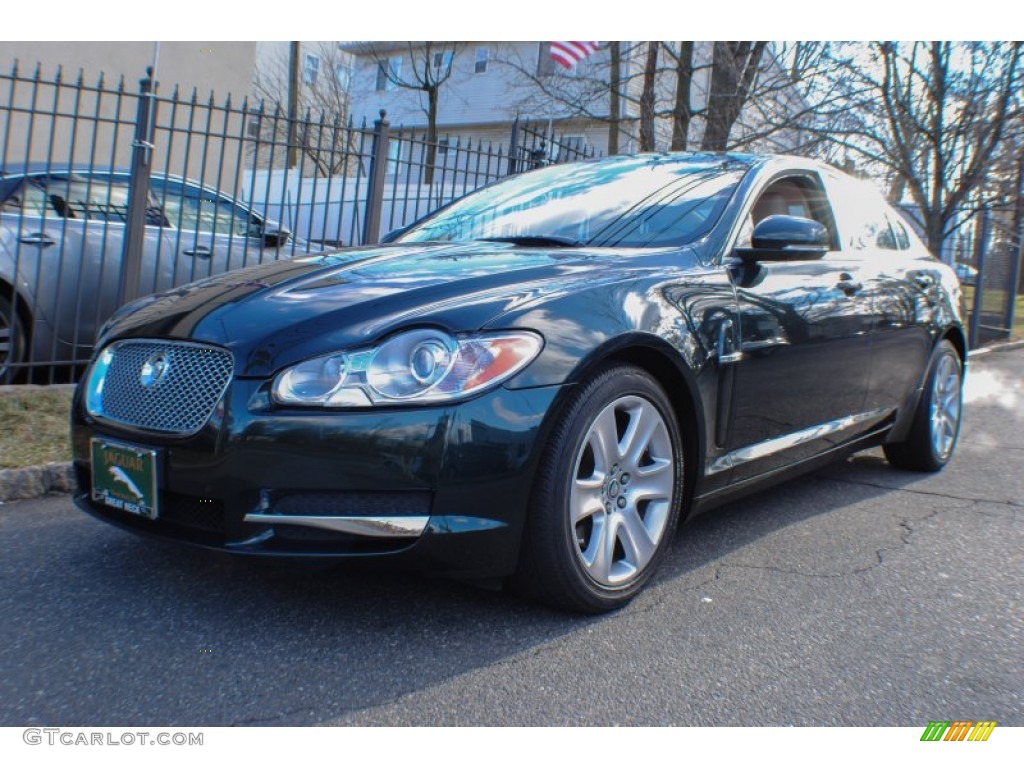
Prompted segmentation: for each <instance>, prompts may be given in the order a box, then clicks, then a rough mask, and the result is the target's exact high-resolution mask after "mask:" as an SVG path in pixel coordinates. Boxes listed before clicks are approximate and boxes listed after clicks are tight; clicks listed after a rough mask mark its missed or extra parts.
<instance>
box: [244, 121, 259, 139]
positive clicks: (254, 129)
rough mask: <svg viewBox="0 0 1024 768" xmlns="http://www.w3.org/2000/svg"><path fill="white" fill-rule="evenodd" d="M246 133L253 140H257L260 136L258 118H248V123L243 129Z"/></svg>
mask: <svg viewBox="0 0 1024 768" xmlns="http://www.w3.org/2000/svg"><path fill="white" fill-rule="evenodd" d="M245 130H246V133H248V134H249V135H250V136H252V137H253V138H254V139H255V138H259V135H260V119H259V118H258V117H250V118H249V122H248V123H247V124H246V127H245Z"/></svg>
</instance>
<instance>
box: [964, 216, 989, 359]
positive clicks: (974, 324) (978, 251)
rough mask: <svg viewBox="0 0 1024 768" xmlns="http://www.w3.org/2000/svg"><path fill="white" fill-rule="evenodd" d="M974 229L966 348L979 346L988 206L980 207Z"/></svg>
mask: <svg viewBox="0 0 1024 768" xmlns="http://www.w3.org/2000/svg"><path fill="white" fill-rule="evenodd" d="M978 216H979V221H978V224H977V226H976V227H975V230H974V236H975V240H974V262H975V264H977V267H976V269H977V270H978V277H977V278H976V279H975V281H974V306H973V307H972V309H971V324H970V326H968V328H967V348H968V349H976V348H977V347H980V346H981V307H982V303H983V302H982V299H983V296H982V294H983V292H984V290H985V249H986V244H985V241H986V240H988V208H982V209H981V213H979V214H978Z"/></svg>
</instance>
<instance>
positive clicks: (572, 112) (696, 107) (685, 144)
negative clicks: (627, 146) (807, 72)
mask: <svg viewBox="0 0 1024 768" xmlns="http://www.w3.org/2000/svg"><path fill="white" fill-rule="evenodd" d="M801 45H802V46H803V47H801V48H800V50H799V51H798V53H797V55H793V54H792V50H793V49H792V48H791V47H787V46H786V45H785V44H777V45H776V46H774V47H775V48H778V49H780V50H782V51H783V53H784V54H785V58H786V59H787V61H788V65H786V66H783V65H782V64H780V63H779V61H777V60H776V56H774V55H772V52H771V51H770V49H769V45H768V43H766V42H763V41H762V42H736V43H728V42H727V43H717V44H710V43H709V44H701V43H694V42H688V41H681V42H678V43H669V42H660V43H652V42H642V43H633V44H626V43H609V44H608V45H607V46H606V47H607V49H608V53H607V54H603V55H602V54H600V53H599V54H596V55H594V56H592V57H588V59H586V60H584V62H581V64H580V65H577V67H576V68H575V69H574V70H573V71H571V72H567V73H563V72H560V71H558V70H557V69H556V70H554V71H552V72H538V68H537V67H536V66H535V65H533V63H532V62H521V61H510V62H506V63H507V64H508V65H510V66H512V67H513V68H514V69H515V70H516V74H517V79H519V80H520V81H521V83H522V85H521V86H520V91H521V92H522V93H523V97H522V99H521V103H522V105H523V108H524V109H527V110H533V111H535V112H541V111H546V112H548V113H551V112H554V111H556V110H557V111H558V112H560V113H562V114H563V115H565V116H566V117H578V118H584V119H587V120H593V121H600V122H607V123H608V124H609V132H610V136H611V133H612V132H615V133H616V136H617V137H618V138H620V139H621V137H626V138H628V139H629V140H635V141H637V142H638V144H639V146H640V148H641V149H642V150H652V149H658V148H671V149H673V150H685V149H688V148H689V147H690V144H691V134H692V133H695V132H696V134H697V141H699V142H700V145H701V146H702V148H704V149H708V150H724V149H733V148H736V147H745V146H749V145H751V144H754V145H758V143H761V144H768V145H771V144H772V143H775V144H778V145H780V146H781V147H782V148H784V149H787V150H789V151H794V150H796V149H799V148H800V147H797V146H795V145H796V144H797V143H799V142H798V141H794V140H793V139H794V137H796V136H797V134H798V132H799V131H798V128H799V126H800V125H801V120H803V119H806V117H807V112H809V111H810V109H809V106H808V105H807V104H805V103H804V101H803V99H802V97H801V95H800V92H799V90H800V89H799V87H798V83H796V82H794V81H793V80H791V79H790V74H791V72H793V73H796V74H797V75H798V76H799V74H800V73H802V72H803V71H804V69H805V68H806V67H807V66H808V64H807V62H816V61H818V60H819V59H820V52H821V44H817V43H812V44H801ZM616 53H619V54H620V55H619V56H618V57H616ZM613 105H614V106H613ZM620 105H621V106H624V107H625V109H622V108H621V106H620ZM615 107H619V108H615ZM623 112H625V113H626V114H632V115H633V117H632V118H626V117H623V116H622V115H623ZM619 143H620V142H619V140H616V141H614V142H612V141H611V139H609V151H610V152H611V151H616V150H617V149H618V146H619ZM613 148H614V149H613Z"/></svg>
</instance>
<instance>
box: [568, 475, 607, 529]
mask: <svg viewBox="0 0 1024 768" xmlns="http://www.w3.org/2000/svg"><path fill="white" fill-rule="evenodd" d="M603 483H604V475H603V474H600V475H598V474H595V475H594V476H593V477H588V478H585V479H582V480H581V479H576V480H575V481H573V484H572V491H571V492H570V494H569V506H570V508H571V509H572V522H573V525H575V524H576V523H578V522H580V520H584V519H586V518H587V517H589V516H590V515H593V514H594V513H595V512H601V511H603V510H604V506H603V505H602V504H601V485H602V484H603Z"/></svg>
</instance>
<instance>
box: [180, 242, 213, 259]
mask: <svg viewBox="0 0 1024 768" xmlns="http://www.w3.org/2000/svg"><path fill="white" fill-rule="evenodd" d="M183 253H184V254H185V255H186V256H195V257H196V258H197V259H208V258H210V257H211V256H212V255H213V251H211V250H210V249H209V248H207V247H206V246H205V245H197V246H196V247H195V248H190V249H189V250H187V251H184V252H183Z"/></svg>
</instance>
